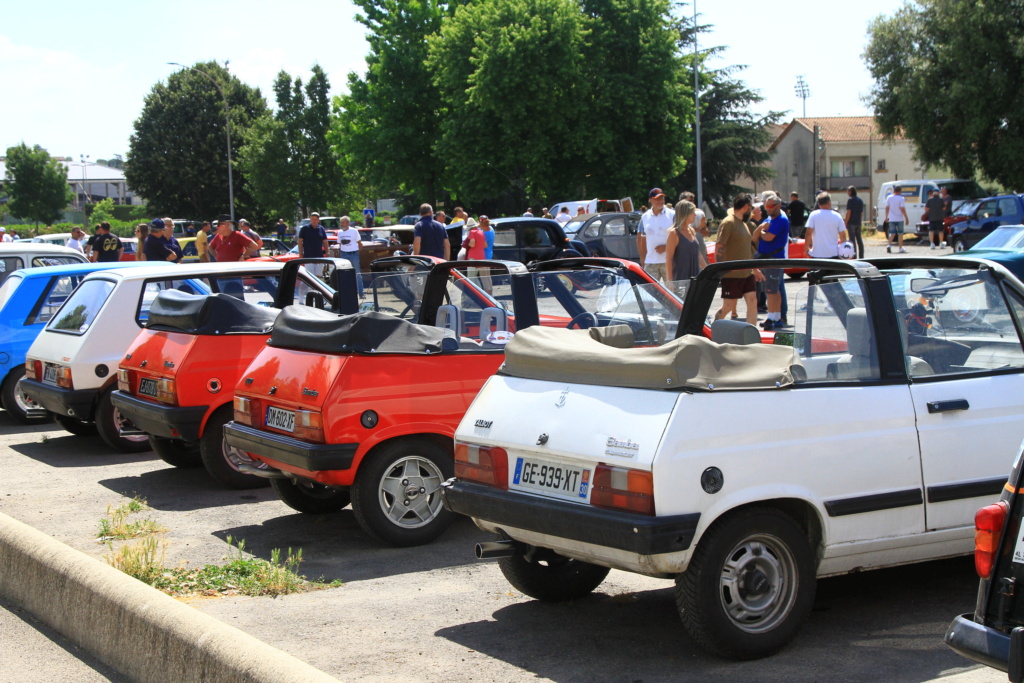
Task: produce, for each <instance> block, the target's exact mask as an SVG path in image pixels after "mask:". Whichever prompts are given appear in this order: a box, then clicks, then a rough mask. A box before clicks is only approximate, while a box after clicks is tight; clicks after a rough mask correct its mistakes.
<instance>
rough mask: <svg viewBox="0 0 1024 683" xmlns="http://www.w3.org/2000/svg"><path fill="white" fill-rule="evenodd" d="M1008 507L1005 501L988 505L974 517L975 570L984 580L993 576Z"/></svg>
mask: <svg viewBox="0 0 1024 683" xmlns="http://www.w3.org/2000/svg"><path fill="white" fill-rule="evenodd" d="M1007 507H1008V506H1007V504H1006V503H1005V502H1004V501H999V502H998V503H993V504H992V505H986V506H985V507H983V508H981V509H980V510H978V512H977V513H976V514H975V515H974V569H975V571H977V572H978V576H980V577H981V578H983V579H987V578H989V577H991V576H992V568H993V567H995V564H996V556H997V555H998V554H999V540H1000V538H1001V537H1002V533H1003V524H1004V523H1005V522H1006V511H1007Z"/></svg>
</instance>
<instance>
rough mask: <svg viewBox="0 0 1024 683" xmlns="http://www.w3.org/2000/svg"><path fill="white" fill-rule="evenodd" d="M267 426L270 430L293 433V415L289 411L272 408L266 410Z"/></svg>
mask: <svg viewBox="0 0 1024 683" xmlns="http://www.w3.org/2000/svg"><path fill="white" fill-rule="evenodd" d="M267 426H268V427H270V428H271V429H280V430H281V431H283V432H294V431H295V413H293V412H292V411H290V410H281V409H280V408H274V407H273V406H271V407H268V408H267Z"/></svg>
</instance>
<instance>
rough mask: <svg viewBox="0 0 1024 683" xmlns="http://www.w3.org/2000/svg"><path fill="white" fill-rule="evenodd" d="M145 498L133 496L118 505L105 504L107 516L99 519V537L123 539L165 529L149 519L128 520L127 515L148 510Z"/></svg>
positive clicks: (107, 539) (160, 531)
mask: <svg viewBox="0 0 1024 683" xmlns="http://www.w3.org/2000/svg"><path fill="white" fill-rule="evenodd" d="M148 509H149V505H147V504H146V499H145V498H140V497H139V496H134V497H133V498H132V499H131V500H128V501H125V502H124V503H121V504H120V505H118V506H116V507H115V506H112V505H108V506H107V517H109V519H108V518H107V517H104V518H103V519H101V520H100V532H99V534H98V535H99V538H101V539H103V540H105V541H110V540H116V541H124V540H126V539H129V538H138V537H140V536H149V535H151V534H158V533H163V532H165V531H167V529H166V528H164V527H162V526H160V525H159V524H157V523H156V522H154V521H153V520H151V519H141V520H138V521H135V522H129V521H128V515H130V514H133V513H136V512H142V511H144V510H148Z"/></svg>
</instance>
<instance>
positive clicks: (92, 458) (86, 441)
mask: <svg viewBox="0 0 1024 683" xmlns="http://www.w3.org/2000/svg"><path fill="white" fill-rule="evenodd" d="M61 434H63V436H46V439H45V441H44V440H43V437H40V438H39V439H36V440H35V441H34V442H32V443H17V444H11V445H10V449H11V450H12V451H15V452H16V453H21V454H22V455H24V456H27V457H29V458H32V459H33V460H36V461H38V462H41V463H43V464H44V465H49V466H50V467H103V466H107V465H124V464H126V463H133V462H148V461H150V460H154V459H156V457H157V456H156V454H155V453H153V452H152V451H146V452H144V453H119V452H118V451H115V450H114V449H113V448H111V447H110V446H108V445H107V444H105V443H103V441H102V440H101V439H100V438H99V437H98V436H75V435H74V434H68V433H67V432H61Z"/></svg>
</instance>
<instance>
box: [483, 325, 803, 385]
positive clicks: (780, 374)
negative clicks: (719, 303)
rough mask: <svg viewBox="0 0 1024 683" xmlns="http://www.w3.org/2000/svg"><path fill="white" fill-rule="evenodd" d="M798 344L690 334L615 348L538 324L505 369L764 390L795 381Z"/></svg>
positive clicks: (512, 345)
mask: <svg viewBox="0 0 1024 683" xmlns="http://www.w3.org/2000/svg"><path fill="white" fill-rule="evenodd" d="M797 363H799V357H798V356H797V355H796V352H795V349H793V347H790V346H773V345H770V344H749V345H739V344H717V343H715V342H713V341H711V340H710V339H706V338H704V337H699V336H695V335H686V336H684V337H680V338H679V339H675V340H673V341H670V342H668V343H667V344H665V345H663V346H655V347H643V348H625V349H624V348H614V347H612V346H609V345H607V344H604V343H602V342H601V341H598V340H597V339H594V338H593V336H592V335H590V334H589V331H588V330H583V331H579V330H566V329H559V328H552V327H541V326H540V325H536V326H533V327H529V328H527V329H525V330H522V331H520V332H516V334H515V336H514V337H513V338H512V340H511V341H510V342H509V343H508V345H507V346H506V347H505V364H504V365H503V366H502V368H501V373H502V374H504V375H511V376H513V377H524V378H527V379H539V380H548V381H552V382H572V383H575V384H598V385H603V386H616V387H632V388H639V389H699V390H709V389H764V388H775V387H783V386H789V385H791V384H793V381H794V380H793V369H792V368H793V365H794V364H797Z"/></svg>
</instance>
